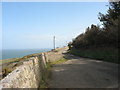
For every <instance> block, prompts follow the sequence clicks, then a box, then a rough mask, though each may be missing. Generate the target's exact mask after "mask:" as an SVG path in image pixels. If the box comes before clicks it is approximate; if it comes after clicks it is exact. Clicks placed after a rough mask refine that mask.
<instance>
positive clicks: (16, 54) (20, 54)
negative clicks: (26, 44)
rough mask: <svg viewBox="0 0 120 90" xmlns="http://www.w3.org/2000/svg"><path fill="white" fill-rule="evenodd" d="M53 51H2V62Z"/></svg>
mask: <svg viewBox="0 0 120 90" xmlns="http://www.w3.org/2000/svg"><path fill="white" fill-rule="evenodd" d="M50 50H51V49H5V50H2V52H1V56H0V60H3V59H9V58H19V57H23V56H26V55H29V54H35V53H42V52H47V51H50Z"/></svg>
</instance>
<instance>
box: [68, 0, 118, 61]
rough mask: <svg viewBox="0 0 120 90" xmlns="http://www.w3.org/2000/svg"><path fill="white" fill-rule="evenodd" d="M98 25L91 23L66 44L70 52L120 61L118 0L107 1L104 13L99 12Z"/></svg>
mask: <svg viewBox="0 0 120 90" xmlns="http://www.w3.org/2000/svg"><path fill="white" fill-rule="evenodd" d="M98 19H99V20H100V22H101V23H102V27H100V25H93V24H92V25H91V26H90V27H88V28H87V29H86V31H85V33H82V34H80V35H78V36H77V37H76V38H75V39H74V40H73V41H72V42H70V43H69V44H68V46H69V49H70V51H69V52H70V53H71V54H74V55H78V56H82V57H89V58H94V59H101V60H104V61H108V62H115V63H120V61H119V60H118V58H119V56H118V48H119V46H120V37H119V35H120V31H119V30H120V1H119V2H109V9H108V11H107V13H106V14H102V13H99V16H98Z"/></svg>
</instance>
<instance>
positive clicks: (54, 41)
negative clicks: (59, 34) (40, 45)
mask: <svg viewBox="0 0 120 90" xmlns="http://www.w3.org/2000/svg"><path fill="white" fill-rule="evenodd" d="M53 46H54V50H55V36H54V37H53Z"/></svg>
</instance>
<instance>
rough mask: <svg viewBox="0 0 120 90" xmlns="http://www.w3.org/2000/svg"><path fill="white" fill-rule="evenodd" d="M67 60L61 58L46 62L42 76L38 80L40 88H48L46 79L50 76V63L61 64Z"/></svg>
mask: <svg viewBox="0 0 120 90" xmlns="http://www.w3.org/2000/svg"><path fill="white" fill-rule="evenodd" d="M65 61H67V60H66V59H65V58H61V59H60V60H56V61H54V62H49V63H47V64H46V66H45V69H44V71H43V75H42V76H43V77H42V80H41V82H40V87H39V89H40V88H48V81H49V79H50V78H51V68H52V65H55V64H61V63H63V62H65Z"/></svg>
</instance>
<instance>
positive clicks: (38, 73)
mask: <svg viewBox="0 0 120 90" xmlns="http://www.w3.org/2000/svg"><path fill="white" fill-rule="evenodd" d="M62 57H63V56H62V54H59V53H57V52H52V51H51V52H45V53H41V54H38V55H37V56H35V57H32V58H29V59H27V60H25V61H24V62H23V64H22V65H20V66H18V67H17V68H16V69H15V70H14V71H12V72H11V73H9V74H8V75H7V76H6V77H5V78H3V79H2V80H1V81H0V89H2V88H38V87H39V86H40V81H41V80H42V74H43V72H44V69H45V66H46V64H47V63H48V62H53V61H55V60H59V59H60V58H62Z"/></svg>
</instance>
